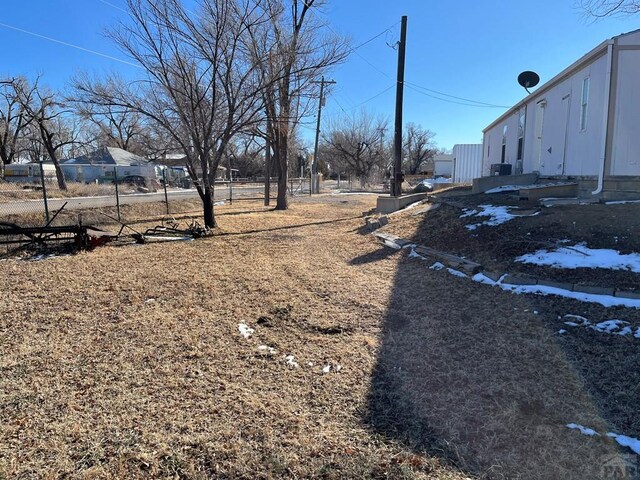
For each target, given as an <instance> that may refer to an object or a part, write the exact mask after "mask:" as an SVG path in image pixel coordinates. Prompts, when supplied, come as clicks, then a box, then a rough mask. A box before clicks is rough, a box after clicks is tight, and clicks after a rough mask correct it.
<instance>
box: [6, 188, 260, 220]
mask: <svg viewBox="0 0 640 480" xmlns="http://www.w3.org/2000/svg"><path fill="white" fill-rule="evenodd" d="M262 192H264V187H263V186H262V185H257V186H256V185H237V186H235V185H234V186H233V196H234V197H246V196H258V195H259V194H261V193H262ZM167 196H168V197H169V203H171V202H172V201H173V202H175V201H179V200H187V199H190V198H198V192H197V191H196V190H195V189H192V190H171V191H168V192H167ZM214 197H215V200H216V201H221V200H227V199H228V198H229V188H228V187H227V186H217V188H216V189H215V194H214ZM65 202H67V206H66V207H65V210H82V209H88V208H101V207H114V206H115V205H116V199H115V196H113V195H106V196H99V197H74V198H59V199H49V201H48V205H49V210H50V211H54V210H57V209H59V208H61V207H62V205H64V203H65ZM147 202H164V192H162V191H161V192H156V193H137V194H132V195H120V205H131V204H133V203H147ZM43 211H44V205H43V201H42V200H19V201H14V202H6V203H4V202H0V217H1V216H3V215H19V214H24V213H40V212H43Z"/></svg>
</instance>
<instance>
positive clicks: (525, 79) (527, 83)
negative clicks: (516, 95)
mask: <svg viewBox="0 0 640 480" xmlns="http://www.w3.org/2000/svg"><path fill="white" fill-rule="evenodd" d="M539 82H540V76H539V75H538V74H537V73H536V72H530V71H528V70H527V71H526V72H522V73H521V74H520V75H518V83H519V84H520V85H521V86H522V87H524V89H525V90H526V91H527V93H531V92H530V91H529V89H530V88H533V87H535V86H536V85H538V83H539Z"/></svg>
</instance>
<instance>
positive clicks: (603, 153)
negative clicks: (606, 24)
mask: <svg viewBox="0 0 640 480" xmlns="http://www.w3.org/2000/svg"><path fill="white" fill-rule="evenodd" d="M613 43H614V41H613V39H611V40H609V41H608V42H607V75H606V77H605V83H604V98H605V99H606V105H605V109H604V115H603V116H602V128H603V133H604V135H603V137H602V148H601V150H600V169H599V172H598V186H597V187H596V189H595V190H594V191H593V192H591V195H599V194H600V193H602V188H603V187H604V174H605V168H606V163H607V162H606V160H607V137H608V136H609V107H610V106H611V76H612V71H613Z"/></svg>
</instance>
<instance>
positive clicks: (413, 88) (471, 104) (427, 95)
mask: <svg viewBox="0 0 640 480" xmlns="http://www.w3.org/2000/svg"><path fill="white" fill-rule="evenodd" d="M405 84H406V85H407V88H409V89H411V90H413V91H414V92H417V93H420V94H422V95H424V96H426V97H430V98H433V99H435V100H440V101H441V102H447V103H454V104H456V105H464V106H466V107H477V108H511V107H506V106H503V105H480V104H477V103H465V102H457V101H455V100H449V99H447V98H440V97H436V96H435V95H431V94H429V93H427V92H423V91H422V90H418V89H417V88H415V87H413V86H412V84H410V83H409V82H405Z"/></svg>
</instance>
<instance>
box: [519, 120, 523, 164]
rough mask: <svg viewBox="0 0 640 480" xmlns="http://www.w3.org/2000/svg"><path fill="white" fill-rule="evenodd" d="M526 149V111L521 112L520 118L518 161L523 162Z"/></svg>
mask: <svg viewBox="0 0 640 480" xmlns="http://www.w3.org/2000/svg"><path fill="white" fill-rule="evenodd" d="M523 148H524V110H522V111H521V112H520V117H519V118H518V160H522V155H523V153H524V152H523Z"/></svg>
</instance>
